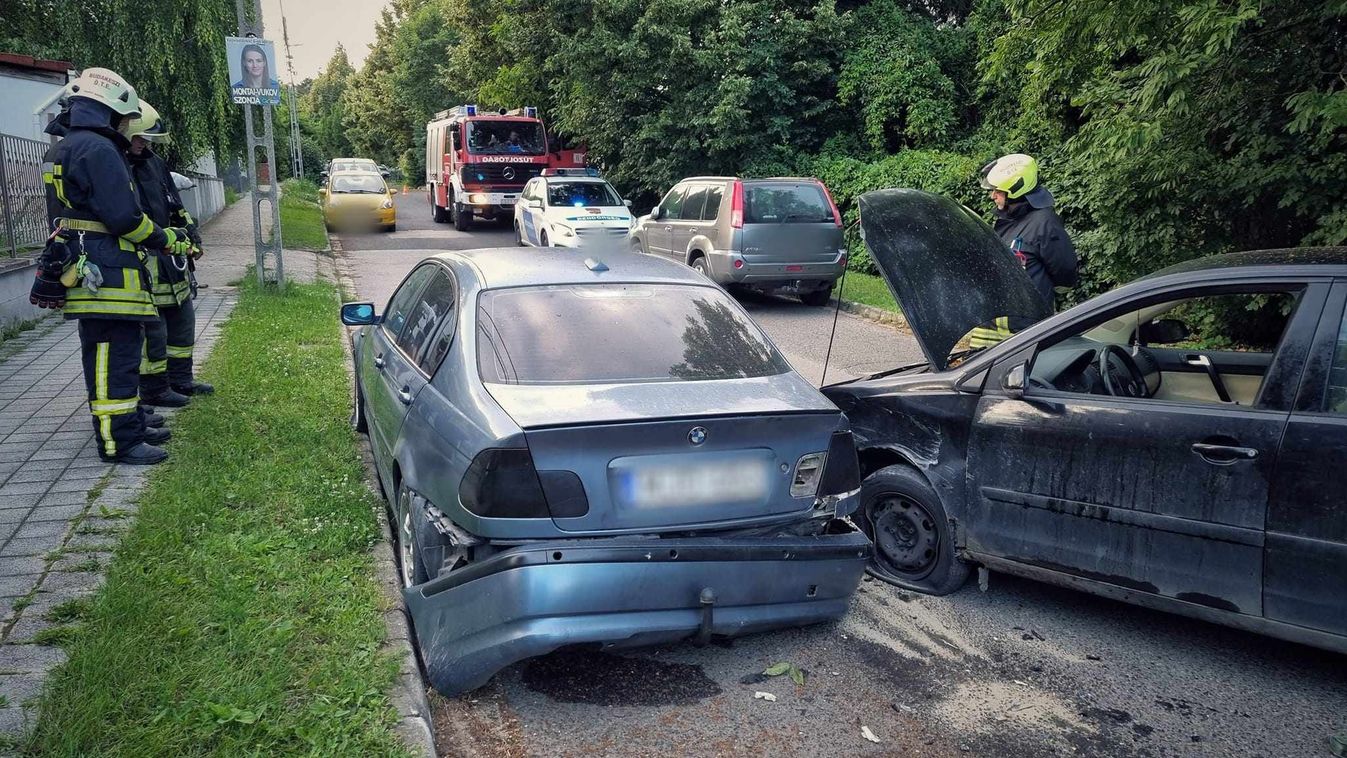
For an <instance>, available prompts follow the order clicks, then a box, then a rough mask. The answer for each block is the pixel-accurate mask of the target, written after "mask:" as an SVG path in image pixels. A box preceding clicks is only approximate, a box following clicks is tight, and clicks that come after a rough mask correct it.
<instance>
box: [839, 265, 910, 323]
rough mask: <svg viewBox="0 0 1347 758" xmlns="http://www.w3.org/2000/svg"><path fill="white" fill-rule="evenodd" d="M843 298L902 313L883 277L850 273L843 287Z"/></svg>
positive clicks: (856, 272) (857, 272)
mask: <svg viewBox="0 0 1347 758" xmlns="http://www.w3.org/2000/svg"><path fill="white" fill-rule="evenodd" d="M841 298H842V299H843V300H850V301H851V302H853V303H863V304H865V305H871V306H874V307H876V308H883V309H884V310H886V311H893V312H894V313H901V312H902V311H901V310H900V309H899V308H898V303H897V302H895V301H894V299H893V293H892V292H889V285H887V284H885V283H884V279H883V278H882V277H878V276H875V275H874V274H862V273H861V272H859V271H848V272H847V280H846V283H845V284H844V285H843V287H842V294H841Z"/></svg>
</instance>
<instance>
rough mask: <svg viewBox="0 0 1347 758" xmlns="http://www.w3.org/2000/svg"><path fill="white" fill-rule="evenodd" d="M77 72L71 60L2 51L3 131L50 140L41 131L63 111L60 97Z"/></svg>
mask: <svg viewBox="0 0 1347 758" xmlns="http://www.w3.org/2000/svg"><path fill="white" fill-rule="evenodd" d="M75 74H76V72H75V70H74V67H73V66H72V65H71V64H70V63H69V62H68V61H49V60H43V59H41V58H30V57H29V56H26V55H13V54H11V53H2V52H0V103H4V104H5V107H4V108H0V133H3V134H12V135H14V136H16V137H26V138H28V139H35V140H44V141H45V140H48V139H49V137H48V136H47V135H46V134H44V133H43V131H42V130H43V129H44V128H46V126H47V123H48V122H49V121H51V120H52V119H53V118H55V117H56V114H57V113H60V111H61V107H60V106H59V105H58V104H57V100H58V99H59V98H60V97H61V91H62V90H64V89H65V85H66V83H67V82H69V81H70V80H71V79H72V78H74V76H75Z"/></svg>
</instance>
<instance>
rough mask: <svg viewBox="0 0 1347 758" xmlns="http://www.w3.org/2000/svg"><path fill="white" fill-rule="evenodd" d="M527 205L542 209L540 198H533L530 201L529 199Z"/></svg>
mask: <svg viewBox="0 0 1347 758" xmlns="http://www.w3.org/2000/svg"><path fill="white" fill-rule="evenodd" d="M528 207H530V208H537V209H538V210H542V208H543V201H541V200H536V199H535V200H530V201H529V206H528Z"/></svg>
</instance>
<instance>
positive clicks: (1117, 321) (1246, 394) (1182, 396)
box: [1084, 300, 1263, 405]
mask: <svg viewBox="0 0 1347 758" xmlns="http://www.w3.org/2000/svg"><path fill="white" fill-rule="evenodd" d="M1186 302H1189V301H1188V300H1174V301H1170V302H1167V303H1158V304H1156V305H1152V306H1149V307H1146V308H1142V309H1140V310H1137V311H1133V312H1131V313H1126V314H1123V315H1121V316H1117V317H1115V318H1112V319H1110V320H1108V321H1106V322H1104V323H1102V324H1100V325H1099V326H1096V327H1094V328H1093V329H1091V330H1089V331H1087V332H1085V334H1084V336H1085V337H1087V338H1089V339H1092V340H1095V341H1097V342H1103V343H1106V344H1111V345H1122V346H1124V347H1126V346H1130V344H1131V340H1132V335H1133V334H1135V333H1136V329H1137V325H1138V324H1145V323H1149V322H1151V321H1154V320H1156V319H1159V318H1163V317H1164V315H1165V314H1166V313H1169V312H1170V311H1172V310H1174V309H1175V308H1177V307H1179V306H1180V305H1182V304H1184V303H1186ZM1197 352H1198V351H1196V350H1195V351H1194V353H1197ZM1217 373H1218V374H1219V375H1220V377H1221V381H1222V382H1224V383H1225V388H1226V391H1227V392H1228V393H1229V394H1230V399H1231V400H1232V401H1234V402H1235V404H1237V405H1253V404H1254V401H1255V400H1257V398H1258V390H1259V389H1260V388H1261V387H1262V386H1263V377H1262V376H1251V375H1249V374H1234V373H1229V372H1224V371H1218V372H1217ZM1157 377H1158V378H1157ZM1146 382H1147V384H1148V385H1150V391H1151V392H1152V395H1151V397H1153V398H1155V399H1157V400H1188V401H1194V400H1195V401H1198V402H1203V403H1220V402H1221V399H1220V397H1219V396H1218V395H1217V394H1216V387H1215V385H1213V384H1212V383H1211V378H1210V377H1209V376H1207V374H1206V373H1205V372H1203V371H1191V372H1189V371H1162V372H1160V373H1159V374H1156V375H1152V374H1148V375H1147V377H1146ZM1157 382H1158V384H1159V388H1158V389H1157V388H1156V384H1157Z"/></svg>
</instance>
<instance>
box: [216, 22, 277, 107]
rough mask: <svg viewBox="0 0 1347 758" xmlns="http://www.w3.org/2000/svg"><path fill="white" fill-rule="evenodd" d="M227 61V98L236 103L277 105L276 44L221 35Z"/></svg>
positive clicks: (250, 38) (268, 41)
mask: <svg viewBox="0 0 1347 758" xmlns="http://www.w3.org/2000/svg"><path fill="white" fill-rule="evenodd" d="M225 56H226V57H227V59H228V62H229V81H230V82H231V84H230V86H229V94H230V98H231V99H232V100H233V101H234V103H235V104H237V105H280V103H281V83H280V82H278V81H276V78H275V74H274V73H273V72H274V71H275V69H276V47H275V45H273V44H272V43H271V41H270V40H265V39H257V38H256V37H225Z"/></svg>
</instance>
